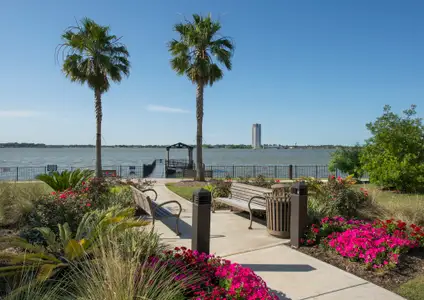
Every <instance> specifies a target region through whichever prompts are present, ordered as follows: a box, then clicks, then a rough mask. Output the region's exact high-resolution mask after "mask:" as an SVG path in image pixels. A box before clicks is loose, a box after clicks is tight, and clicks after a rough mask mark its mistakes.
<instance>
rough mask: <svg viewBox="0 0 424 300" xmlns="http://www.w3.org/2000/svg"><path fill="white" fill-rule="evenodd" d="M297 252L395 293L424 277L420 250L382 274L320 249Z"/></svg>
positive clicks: (405, 257) (305, 249)
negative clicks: (404, 285)
mask: <svg viewBox="0 0 424 300" xmlns="http://www.w3.org/2000/svg"><path fill="white" fill-rule="evenodd" d="M298 251H300V252H302V253H305V254H307V255H310V256H312V257H315V258H317V259H319V260H321V261H324V262H326V263H328V264H330V265H333V266H335V267H337V268H339V269H342V270H344V271H347V272H349V273H352V274H354V275H356V276H358V277H361V278H363V279H365V280H368V281H370V282H372V283H374V284H376V285H379V286H381V287H384V288H385V289H388V290H390V291H393V292H395V293H398V292H399V289H400V287H401V286H402V285H403V284H404V283H406V282H408V281H410V280H412V279H414V278H417V277H421V276H424V253H423V251H422V250H415V251H413V252H411V253H409V254H408V255H405V256H403V257H401V259H400V262H399V264H398V266H397V268H396V269H392V270H389V271H386V272H384V273H376V272H373V271H370V270H367V269H366V268H365V267H364V266H363V265H361V264H359V263H357V262H351V261H349V260H347V259H346V258H344V257H342V256H340V255H338V254H336V253H333V252H330V251H328V250H325V249H323V248H320V247H300V248H299V249H298ZM423 292H424V291H423ZM422 297H423V298H420V299H424V295H423V296H422ZM417 299H418V298H417Z"/></svg>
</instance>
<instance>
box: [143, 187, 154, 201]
mask: <svg viewBox="0 0 424 300" xmlns="http://www.w3.org/2000/svg"><path fill="white" fill-rule="evenodd" d="M141 191H142V192H143V193H145V192H153V193H155V199H152V200H153V201H156V200H157V199H158V193H157V192H156V191H155V190H154V189H145V190H141Z"/></svg>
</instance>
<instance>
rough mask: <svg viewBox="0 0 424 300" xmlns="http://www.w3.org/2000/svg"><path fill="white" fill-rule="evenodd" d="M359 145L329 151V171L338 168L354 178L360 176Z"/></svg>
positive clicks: (334, 170)
mask: <svg viewBox="0 0 424 300" xmlns="http://www.w3.org/2000/svg"><path fill="white" fill-rule="evenodd" d="M360 153H361V147H359V146H355V147H353V148H338V149H337V150H336V151H335V152H333V153H331V159H330V162H329V165H328V170H329V171H330V172H336V170H340V171H342V172H343V173H346V174H349V175H353V177H354V178H360V177H361V176H362V173H363V172H362V170H361V163H360V160H359V158H360Z"/></svg>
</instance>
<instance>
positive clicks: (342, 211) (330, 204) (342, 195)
mask: <svg viewBox="0 0 424 300" xmlns="http://www.w3.org/2000/svg"><path fill="white" fill-rule="evenodd" d="M301 180H304V181H306V183H307V185H308V190H309V191H310V196H311V198H312V200H313V201H314V202H315V203H316V206H318V207H319V211H320V212H322V213H324V215H326V216H340V215H341V216H345V217H353V216H356V215H358V211H359V210H360V209H362V208H364V207H366V206H367V205H368V204H369V202H370V199H369V197H368V192H367V191H366V190H365V189H361V190H360V191H358V190H356V189H355V188H353V185H354V184H355V183H356V181H355V180H354V179H353V177H352V176H348V177H346V178H341V177H340V176H339V177H337V178H336V177H335V176H334V175H332V176H329V177H328V181H327V182H322V181H319V180H317V179H314V178H302V179H301ZM321 217H322V215H321Z"/></svg>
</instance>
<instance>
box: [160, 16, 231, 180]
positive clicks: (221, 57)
mask: <svg viewBox="0 0 424 300" xmlns="http://www.w3.org/2000/svg"><path fill="white" fill-rule="evenodd" d="M220 29H221V24H220V23H219V22H218V21H213V20H212V18H211V16H210V15H208V16H207V17H202V16H200V15H197V14H194V15H193V21H185V22H184V23H178V24H176V25H175V26H174V31H176V32H177V33H178V34H179V39H178V40H176V39H173V40H172V41H171V42H170V43H169V45H168V47H169V51H170V52H171V54H172V56H173V58H172V59H171V66H172V69H174V70H175V71H176V72H177V74H178V75H184V74H185V75H187V77H188V78H189V79H190V80H191V82H192V83H193V84H196V86H197V89H196V119H197V133H196V156H197V157H196V165H197V174H196V179H197V180H199V181H204V180H205V173H204V167H203V156H202V134H203V133H202V131H203V130H202V127H203V90H204V87H205V86H207V85H210V86H212V85H213V84H214V83H215V81H218V80H220V79H222V77H223V72H222V70H221V69H220V68H219V66H218V64H217V63H219V64H222V65H224V66H225V67H226V68H227V69H228V70H231V58H232V56H233V53H234V45H233V43H232V41H231V39H230V38H228V37H223V36H220V35H219V30H220ZM214 59H215V60H214Z"/></svg>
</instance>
